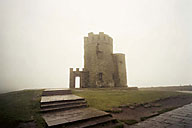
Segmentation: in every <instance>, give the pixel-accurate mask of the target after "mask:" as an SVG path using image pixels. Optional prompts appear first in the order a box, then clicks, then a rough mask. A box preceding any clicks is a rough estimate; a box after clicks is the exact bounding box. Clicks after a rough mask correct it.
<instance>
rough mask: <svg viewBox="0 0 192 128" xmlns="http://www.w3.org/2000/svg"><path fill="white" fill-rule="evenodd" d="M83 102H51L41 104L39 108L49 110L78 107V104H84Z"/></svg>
mask: <svg viewBox="0 0 192 128" xmlns="http://www.w3.org/2000/svg"><path fill="white" fill-rule="evenodd" d="M86 103H87V102H86V101H85V100H77V101H68V102H51V103H47V104H41V108H51V107H57V106H65V105H74V104H76V105H78V104H86Z"/></svg>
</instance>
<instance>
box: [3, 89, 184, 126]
mask: <svg viewBox="0 0 192 128" xmlns="http://www.w3.org/2000/svg"><path fill="white" fill-rule="evenodd" d="M72 92H73V93H74V94H76V95H79V96H82V97H84V98H85V99H86V100H87V101H88V104H89V105H90V106H91V107H95V108H98V109H100V110H111V109H112V108H113V107H118V106H120V105H125V104H126V105H128V104H133V103H146V102H150V101H154V100H157V99H160V98H166V97H170V96H176V95H184V94H182V93H179V92H168V91H137V90H120V89H109V88H107V89H75V90H72ZM41 93H42V90H23V91H16V92H10V93H5V94H0V124H1V127H2V128H14V127H16V126H17V125H18V124H19V123H22V122H30V121H33V122H35V123H36V124H37V127H38V128H43V127H45V122H44V120H43V119H42V118H41V116H40V113H39V110H40V96H41ZM162 111H166V110H162Z"/></svg>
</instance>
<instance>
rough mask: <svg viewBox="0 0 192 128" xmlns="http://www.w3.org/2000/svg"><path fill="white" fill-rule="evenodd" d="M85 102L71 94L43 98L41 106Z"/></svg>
mask: <svg viewBox="0 0 192 128" xmlns="http://www.w3.org/2000/svg"><path fill="white" fill-rule="evenodd" d="M79 100H85V99H84V98H82V97H79V96H76V95H73V94H70V95H56V96H42V97H41V101H40V104H48V103H57V102H71V101H79Z"/></svg>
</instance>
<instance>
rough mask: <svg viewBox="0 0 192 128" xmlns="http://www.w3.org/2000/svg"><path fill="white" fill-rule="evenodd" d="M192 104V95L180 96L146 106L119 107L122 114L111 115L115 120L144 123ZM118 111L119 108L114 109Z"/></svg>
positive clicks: (146, 104)
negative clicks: (146, 120)
mask: <svg viewBox="0 0 192 128" xmlns="http://www.w3.org/2000/svg"><path fill="white" fill-rule="evenodd" d="M191 102H192V95H179V96H175V97H168V98H165V99H159V100H156V101H154V102H150V103H145V104H132V105H128V106H127V105H125V106H123V105H122V106H120V107H118V110H119V109H121V111H120V110H119V111H120V112H118V113H114V112H113V111H111V114H112V115H113V117H114V118H116V119H118V120H120V121H123V122H127V121H129V120H135V122H136V121H137V122H140V121H143V120H145V119H147V118H150V117H153V116H156V115H159V114H162V113H164V112H167V111H170V110H173V109H175V108H178V107H181V106H183V105H186V104H189V103H191ZM114 110H117V108H114Z"/></svg>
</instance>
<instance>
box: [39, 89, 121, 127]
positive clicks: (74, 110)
mask: <svg viewBox="0 0 192 128" xmlns="http://www.w3.org/2000/svg"><path fill="white" fill-rule="evenodd" d="M40 105H41V110H40V112H41V113H42V117H43V119H44V120H45V122H46V123H47V126H48V127H57V128H116V127H118V128H120V127H123V126H122V125H121V124H119V123H118V122H117V120H116V119H114V118H113V117H112V116H111V114H109V113H106V112H104V111H100V110H97V109H95V108H90V107H88V105H87V102H86V101H85V99H84V98H82V97H79V96H76V95H73V94H72V93H71V90H69V89H48V90H44V91H43V93H42V97H41V103H40Z"/></svg>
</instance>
